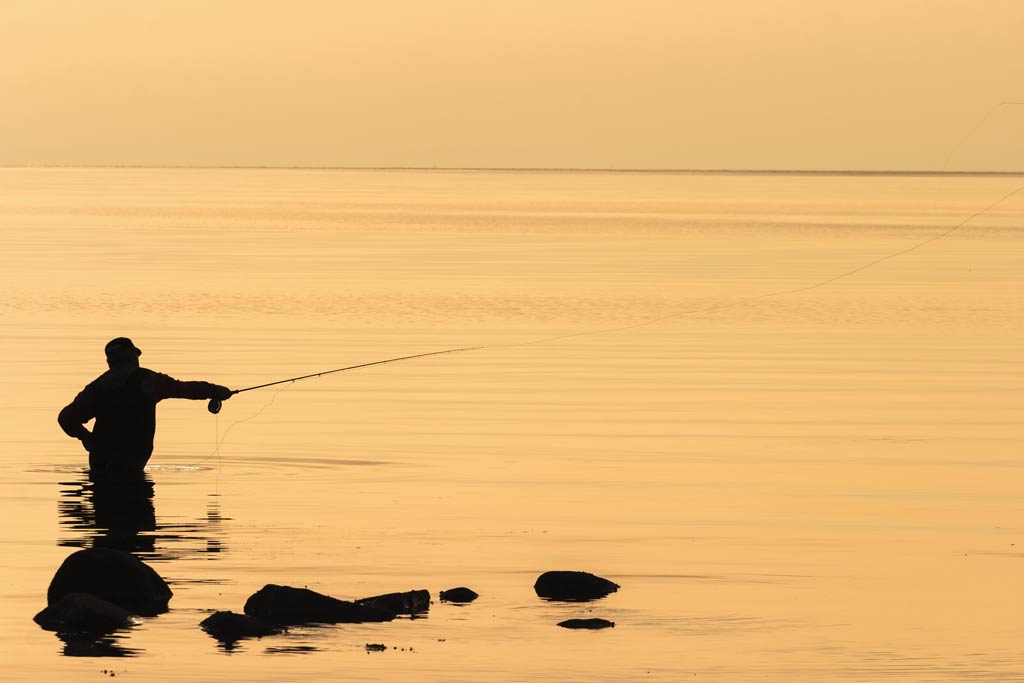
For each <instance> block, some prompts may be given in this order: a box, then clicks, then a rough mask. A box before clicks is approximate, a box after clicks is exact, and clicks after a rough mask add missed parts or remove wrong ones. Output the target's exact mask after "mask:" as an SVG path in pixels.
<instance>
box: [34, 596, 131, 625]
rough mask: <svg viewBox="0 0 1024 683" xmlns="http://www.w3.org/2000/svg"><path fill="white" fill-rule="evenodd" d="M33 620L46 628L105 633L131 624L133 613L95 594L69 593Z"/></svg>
mask: <svg viewBox="0 0 1024 683" xmlns="http://www.w3.org/2000/svg"><path fill="white" fill-rule="evenodd" d="M33 620H34V621H35V622H36V623H37V624H39V625H40V626H42V627H43V628H44V629H46V630H47V631H57V632H58V633H74V634H96V635H102V634H105V633H110V632H111V631H116V630H117V629H119V628H121V627H123V626H131V622H132V614H131V612H129V611H128V610H126V609H124V608H123V607H118V606H117V605H115V604H114V603H112V602H108V601H106V600H104V599H103V598H98V597H96V596H95V595H90V594H88V593H68V594H67V595H65V596H63V597H61V598H60V600H57V601H56V602H54V603H53V604H51V605H50V606H48V607H47V608H46V609H44V610H43V611H42V612H40V613H39V614H37V615H36V616H35V617H34V618H33Z"/></svg>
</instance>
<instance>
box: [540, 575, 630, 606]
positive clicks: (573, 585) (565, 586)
mask: <svg viewBox="0 0 1024 683" xmlns="http://www.w3.org/2000/svg"><path fill="white" fill-rule="evenodd" d="M533 589H534V590H535V591H537V595H539V596H540V597H542V598H547V599H549V600H573V601H583V600H597V599H598V598H603V597H604V596H606V595H608V594H609V593H614V592H615V591H617V590H619V584H617V583H613V582H611V581H609V580H608V579H603V578H601V577H600V576H594V575H593V574H589V573H587V572H544V573H543V574H541V575H540V576H539V577H538V578H537V582H536V583H535V584H533Z"/></svg>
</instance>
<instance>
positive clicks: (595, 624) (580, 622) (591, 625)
mask: <svg viewBox="0 0 1024 683" xmlns="http://www.w3.org/2000/svg"><path fill="white" fill-rule="evenodd" d="M558 625H559V626H561V627H562V628H585V629H599V628H615V622H614V621H608V620H607V619H566V620H565V621H561V622H559V623H558Z"/></svg>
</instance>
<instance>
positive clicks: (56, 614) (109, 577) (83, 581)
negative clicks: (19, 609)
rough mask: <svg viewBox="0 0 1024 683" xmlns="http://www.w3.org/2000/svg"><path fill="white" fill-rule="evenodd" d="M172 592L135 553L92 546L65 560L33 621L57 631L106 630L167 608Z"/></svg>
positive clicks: (85, 632) (89, 632)
mask: <svg viewBox="0 0 1024 683" xmlns="http://www.w3.org/2000/svg"><path fill="white" fill-rule="evenodd" d="M172 595H173V593H172V592H171V589H170V587H169V586H168V585H167V582H166V581H164V580H163V579H162V578H160V575H159V574H157V573H156V572H155V571H153V569H152V567H150V566H149V565H147V564H145V563H144V562H142V560H140V559H138V558H137V557H135V556H134V555H131V554H130V553H126V552H122V551H120V550H113V549H111V548H89V549H87V550H79V551H78V552H75V553H72V554H71V555H70V556H68V558H67V559H65V560H64V563H63V564H61V566H60V568H59V569H58V570H57V573H56V574H54V576H53V580H52V581H50V587H49V589H47V591H46V602H47V607H46V609H44V610H42V611H41V612H39V614H37V615H36V616H35V622H36V623H37V624H39V625H40V626H42V627H43V628H44V629H46V630H48V631H56V632H58V633H64V634H70V635H75V634H79V635H83V636H90V635H102V634H105V633H110V632H112V631H115V630H117V629H119V628H122V627H124V626H128V625H131V623H132V617H133V616H134V615H139V616H155V615H157V614H160V613H162V612H166V611H167V603H168V602H169V601H170V599H171V596H172Z"/></svg>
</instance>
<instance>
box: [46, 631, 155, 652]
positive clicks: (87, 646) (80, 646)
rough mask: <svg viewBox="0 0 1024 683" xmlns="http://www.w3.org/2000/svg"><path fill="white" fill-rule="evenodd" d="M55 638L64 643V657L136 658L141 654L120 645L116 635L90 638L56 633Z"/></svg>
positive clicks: (119, 639) (119, 638)
mask: <svg viewBox="0 0 1024 683" xmlns="http://www.w3.org/2000/svg"><path fill="white" fill-rule="evenodd" d="M57 637H58V638H60V639H61V641H63V642H64V650H63V654H64V656H65V657H136V656H138V655H139V654H141V653H142V650H137V649H135V648H130V647H124V646H123V645H121V644H120V641H121V637H119V636H116V635H110V636H103V637H101V638H91V637H86V636H78V635H72V634H67V633H58V634H57Z"/></svg>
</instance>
